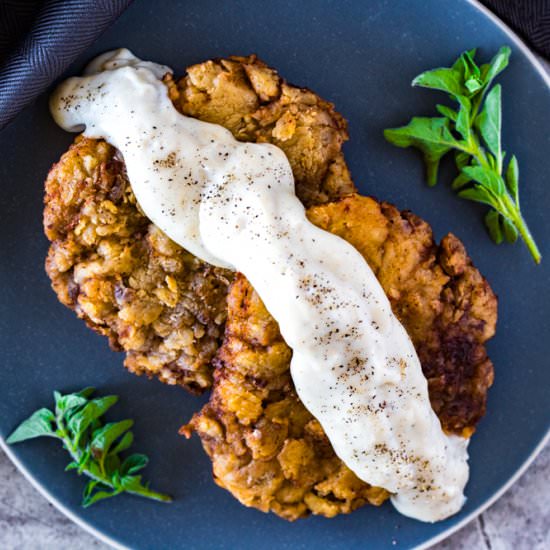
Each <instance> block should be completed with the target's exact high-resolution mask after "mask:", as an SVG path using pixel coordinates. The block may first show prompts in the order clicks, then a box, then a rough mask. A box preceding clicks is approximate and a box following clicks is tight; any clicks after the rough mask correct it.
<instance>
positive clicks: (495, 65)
mask: <svg viewBox="0 0 550 550" xmlns="http://www.w3.org/2000/svg"><path fill="white" fill-rule="evenodd" d="M511 54H512V50H511V49H510V48H509V47H508V46H502V47H501V48H500V49H499V50H498V52H497V54H496V55H495V56H494V57H493V59H491V61H490V63H489V64H488V65H482V66H481V78H482V79H483V82H484V85H485V89H488V88H489V86H490V85H491V83H492V82H493V80H494V79H495V77H496V76H498V75H499V74H500V73H501V72H502V71H503V70H504V69H506V67H507V66H508V63H509V61H510V55H511Z"/></svg>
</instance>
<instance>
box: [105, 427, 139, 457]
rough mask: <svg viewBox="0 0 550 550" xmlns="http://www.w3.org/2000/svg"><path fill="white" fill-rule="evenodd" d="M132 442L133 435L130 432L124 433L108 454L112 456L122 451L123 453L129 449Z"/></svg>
mask: <svg viewBox="0 0 550 550" xmlns="http://www.w3.org/2000/svg"><path fill="white" fill-rule="evenodd" d="M133 442H134V434H133V433H132V432H126V433H125V434H124V435H123V436H122V439H121V440H120V441H119V442H118V443H117V444H116V446H115V448H114V449H112V450H111V451H110V452H111V453H113V454H118V453H121V452H122V451H125V450H126V449H128V448H129V447H131V445H132V443H133Z"/></svg>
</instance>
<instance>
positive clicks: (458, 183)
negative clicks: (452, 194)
mask: <svg viewBox="0 0 550 550" xmlns="http://www.w3.org/2000/svg"><path fill="white" fill-rule="evenodd" d="M471 181H472V178H470V177H469V176H467V175H466V174H464V173H460V174H458V176H457V177H456V178H455V179H454V180H453V183H451V188H452V189H453V191H457V190H458V189H462V188H463V187H464V186H465V185H468V183H470V182H471Z"/></svg>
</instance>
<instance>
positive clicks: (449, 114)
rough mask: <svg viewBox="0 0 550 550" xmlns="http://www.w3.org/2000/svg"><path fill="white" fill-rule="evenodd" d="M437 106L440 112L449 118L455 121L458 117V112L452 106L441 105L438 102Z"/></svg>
mask: <svg viewBox="0 0 550 550" xmlns="http://www.w3.org/2000/svg"><path fill="white" fill-rule="evenodd" d="M435 108H436V109H437V110H438V112H439V114H441V115H443V116H446V117H447V118H448V119H450V120H452V121H453V122H455V121H456V117H457V116H458V113H457V112H456V111H454V110H453V109H451V108H450V107H447V105H441V104H439V103H438V104H437V105H436V106H435Z"/></svg>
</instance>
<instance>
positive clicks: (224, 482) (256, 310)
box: [182, 196, 497, 520]
mask: <svg viewBox="0 0 550 550" xmlns="http://www.w3.org/2000/svg"><path fill="white" fill-rule="evenodd" d="M308 216H309V218H310V220H311V221H312V222H313V223H315V224H316V225H318V226H319V227H322V228H323V229H326V230H328V231H331V232H332V233H335V234H337V235H339V236H341V237H343V238H345V239H346V240H348V241H349V242H350V243H351V244H353V245H354V246H355V247H356V248H357V249H358V250H359V251H360V252H361V254H363V256H364V257H365V259H366V260H367V261H368V263H369V265H370V266H371V267H372V269H373V270H374V272H375V274H376V276H377V277H378V280H379V281H380V283H381V284H382V286H383V288H384V290H385V292H386V294H387V295H388V296H389V298H390V301H391V304H392V309H393V310H394V312H395V314H396V315H397V316H398V318H399V319H400V320H401V322H402V323H403V324H404V326H405V328H406V329H407V331H408V333H409V335H410V336H411V339H412V341H413V343H414V345H415V348H416V350H417V352H418V354H419V357H420V360H421V362H422V367H423V371H424V373H425V375H426V378H427V379H428V384H429V392H430V398H431V401H432V405H433V407H434V410H435V411H436V413H437V414H438V416H439V418H440V420H441V423H442V425H443V427H444V429H445V430H447V431H449V432H454V433H457V434H461V435H464V436H469V435H471V433H472V432H473V431H474V428H475V424H476V422H477V421H478V420H479V419H480V417H481V416H482V415H483V413H484V412H485V401H486V393H487V389H488V388H489V386H490V385H491V384H492V381H493V366H492V363H491V361H490V360H489V358H488V357H487V354H486V351H485V347H484V343H485V342H486V341H487V340H488V339H489V338H491V336H493V334H494V331H495V324H496V317H497V300H496V297H495V295H494V294H493V292H492V290H491V288H490V287H489V285H488V283H487V281H486V280H485V279H484V278H483V277H482V276H481V275H480V274H479V272H478V271H477V269H475V267H474V266H473V265H472V263H471V261H470V259H469V257H468V256H467V254H466V252H465V250H464V247H463V245H462V243H461V242H460V241H459V240H458V239H457V238H456V237H455V236H453V235H447V236H446V237H445V238H444V239H443V241H442V242H441V244H440V245H439V246H437V245H436V244H435V243H434V241H433V236H432V232H431V229H430V227H429V225H428V224H427V223H426V222H424V221H423V220H421V219H420V218H418V217H416V216H414V215H413V214H411V213H409V212H399V211H398V210H397V209H396V208H395V207H393V206H391V205H389V204H386V203H382V204H380V203H378V202H376V201H375V200H373V199H370V198H366V197H360V196H353V197H349V198H346V199H343V200H341V201H339V202H336V203H331V204H327V205H324V206H318V207H314V208H311V209H309V211H308ZM228 308H229V310H228V319H227V324H226V333H225V340H224V344H223V346H222V347H221V348H220V350H219V352H218V355H217V359H216V361H217V368H216V371H215V374H214V387H213V391H212V395H211V398H210V401H209V402H208V403H207V404H206V405H205V407H204V408H203V409H202V411H201V412H200V413H198V414H196V415H195V416H194V417H193V419H192V420H191V422H190V424H189V425H187V426H185V427H184V428H182V433H184V434H185V435H187V436H189V435H190V434H191V432H192V431H196V432H197V433H198V434H199V436H200V437H201V439H202V443H203V446H204V448H205V450H206V452H207V453H208V454H209V456H210V457H211V459H212V463H213V472H214V479H215V480H216V482H217V483H218V484H219V485H221V486H222V487H225V488H226V489H227V490H229V491H230V492H231V493H232V494H233V495H234V496H235V497H236V498H237V499H238V500H239V501H240V502H242V503H243V504H245V505H247V506H254V507H256V508H258V509H260V510H262V511H265V512H267V511H272V512H275V513H276V514H278V515H280V516H282V517H284V518H286V519H289V520H294V519H297V518H300V517H304V516H306V515H308V514H310V513H313V514H320V515H324V516H327V517H332V516H334V515H336V514H339V513H348V512H351V511H352V510H354V509H356V508H358V507H360V506H362V505H364V504H365V503H367V502H370V503H372V504H380V503H381V502H383V501H384V500H385V499H386V498H387V496H388V494H387V493H386V491H384V490H382V489H378V488H375V487H371V486H370V485H368V484H366V483H364V482H362V481H361V480H359V479H358V478H357V477H356V476H355V475H354V474H353V473H352V472H351V471H350V470H349V469H348V468H347V467H346V466H345V465H344V464H343V463H342V462H341V461H340V460H339V459H338V458H337V457H336V455H335V454H334V451H333V450H332V447H331V445H330V442H329V441H328V439H327V437H326V436H325V434H324V432H323V430H322V428H321V426H320V424H319V422H318V421H317V420H316V419H314V418H313V416H312V415H311V414H310V413H309V412H308V411H307V410H306V409H305V407H304V406H303V405H302V403H301V402H300V400H299V399H298V397H297V395H296V392H295V390H294V386H293V384H292V380H291V377H290V371H289V368H290V359H291V355H292V352H291V350H290V348H288V346H287V345H286V344H285V342H284V341H283V339H282V337H281V335H280V333H279V328H278V325H277V323H276V321H275V320H274V319H273V318H272V317H271V316H270V315H269V313H268V312H267V310H266V309H265V306H264V305H263V303H262V302H261V300H260V298H259V297H258V295H257V294H256V292H255V291H254V290H253V289H252V287H251V286H250V284H249V283H248V281H247V280H246V279H245V278H244V276H243V275H238V276H237V277H236V279H235V281H234V283H233V284H232V286H231V289H230V293H229V298H228Z"/></svg>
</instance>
